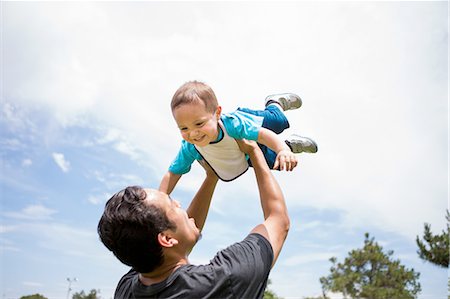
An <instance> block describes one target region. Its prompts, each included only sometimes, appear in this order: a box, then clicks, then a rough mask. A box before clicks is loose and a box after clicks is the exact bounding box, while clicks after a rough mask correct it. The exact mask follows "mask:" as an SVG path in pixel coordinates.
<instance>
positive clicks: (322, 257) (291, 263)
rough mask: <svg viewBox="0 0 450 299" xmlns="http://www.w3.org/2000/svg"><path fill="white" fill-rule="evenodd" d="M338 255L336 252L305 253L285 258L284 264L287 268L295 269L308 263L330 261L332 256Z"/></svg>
mask: <svg viewBox="0 0 450 299" xmlns="http://www.w3.org/2000/svg"><path fill="white" fill-rule="evenodd" d="M336 254H337V253H335V252H317V253H306V254H305V253H303V254H299V255H294V256H290V257H287V258H284V260H283V262H282V264H283V265H284V266H286V267H295V266H298V265H303V264H307V263H314V262H323V261H327V260H329V259H330V257H332V256H336Z"/></svg>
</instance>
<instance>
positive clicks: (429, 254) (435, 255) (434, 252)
mask: <svg viewBox="0 0 450 299" xmlns="http://www.w3.org/2000/svg"><path fill="white" fill-rule="evenodd" d="M445 218H446V219H447V231H444V230H443V231H442V234H440V235H433V234H432V233H431V225H430V224H428V223H425V225H424V233H423V240H421V239H420V238H419V236H417V238H416V243H417V246H419V250H418V251H417V253H418V254H419V257H420V258H421V259H423V260H425V261H428V262H430V263H433V264H435V265H438V266H440V267H443V268H448V260H449V235H450V226H449V222H450V214H449V212H448V210H447V215H446V217H445Z"/></svg>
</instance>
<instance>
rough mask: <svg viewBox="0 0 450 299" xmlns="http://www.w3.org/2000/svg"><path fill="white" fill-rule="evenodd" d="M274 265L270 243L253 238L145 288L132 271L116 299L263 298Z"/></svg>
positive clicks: (257, 237) (125, 277)
mask: <svg viewBox="0 0 450 299" xmlns="http://www.w3.org/2000/svg"><path fill="white" fill-rule="evenodd" d="M272 261H273V250H272V246H271V245H270V243H269V241H268V240H267V239H266V238H264V237H263V236H261V235H259V234H250V235H248V236H247V237H246V238H245V239H244V240H243V241H241V242H239V243H235V244H233V245H231V246H229V247H228V248H226V249H224V250H221V251H219V252H218V253H217V255H216V256H215V257H214V258H213V259H212V260H211V262H210V263H209V264H207V265H199V266H195V265H190V264H188V265H184V266H181V267H179V268H178V269H177V270H175V271H174V272H173V273H172V274H171V275H170V276H169V277H168V278H167V279H166V280H164V281H162V282H159V283H156V284H153V285H151V286H145V285H143V284H142V283H141V282H140V281H139V273H137V272H136V271H134V270H130V271H129V272H128V273H127V274H125V275H124V276H123V277H122V279H121V280H120V281H119V284H118V286H117V289H116V293H115V295H114V298H116V299H128V298H130V299H131V298H132V299H134V298H136V299H137V298H192V299H195V298H262V297H263V295H264V290H265V288H266V285H267V279H268V277H269V273H270V269H271V267H272Z"/></svg>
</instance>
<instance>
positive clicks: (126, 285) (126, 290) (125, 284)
mask: <svg viewBox="0 0 450 299" xmlns="http://www.w3.org/2000/svg"><path fill="white" fill-rule="evenodd" d="M137 279H139V273H138V272H136V271H135V270H133V269H131V270H130V271H128V272H127V273H126V274H125V275H124V276H122V278H121V279H120V281H119V283H118V284H117V288H116V291H115V294H114V298H124V299H125V298H131V294H132V289H133V283H134V282H135V281H136V280H137Z"/></svg>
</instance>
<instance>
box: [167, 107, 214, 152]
mask: <svg viewBox="0 0 450 299" xmlns="http://www.w3.org/2000/svg"><path fill="white" fill-rule="evenodd" d="M220 112H221V107H220V106H219V107H217V110H216V111H215V112H214V113H211V112H208V111H206V107H205V104H204V103H203V102H198V103H192V104H184V105H181V106H179V107H177V108H175V110H173V111H172V114H173V117H174V118H175V121H176V123H177V125H178V128H179V129H180V132H181V136H182V137H183V139H184V140H186V141H187V142H189V143H192V144H194V145H197V146H200V147H203V146H206V145H208V144H209V143H210V142H212V141H215V140H216V139H217V136H218V124H217V123H218V121H219V118H220Z"/></svg>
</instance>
